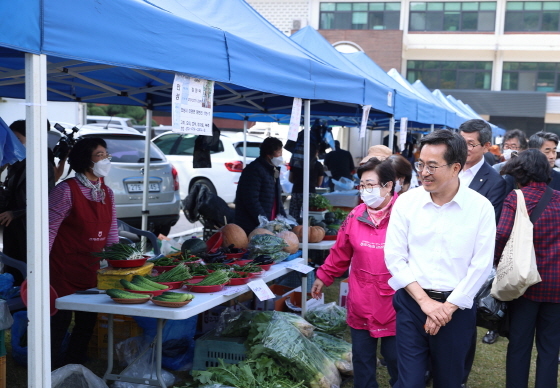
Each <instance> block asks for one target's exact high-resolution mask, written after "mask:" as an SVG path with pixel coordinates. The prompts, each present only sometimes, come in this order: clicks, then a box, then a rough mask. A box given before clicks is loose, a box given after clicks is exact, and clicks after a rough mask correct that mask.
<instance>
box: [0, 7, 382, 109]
mask: <svg viewBox="0 0 560 388" xmlns="http://www.w3.org/2000/svg"><path fill="white" fill-rule="evenodd" d="M234 5H235V8H234ZM218 7H219V12H218V11H217V10H218ZM224 7H226V8H228V10H227V12H225V10H224ZM229 7H231V8H229ZM191 8H195V10H192V9H191ZM194 11H196V12H194ZM241 11H243V12H244V13H243V15H244V16H247V15H250V14H251V13H253V14H254V16H253V19H252V20H258V19H261V23H260V25H253V27H252V30H251V27H250V26H249V27H247V29H249V30H251V31H252V36H249V35H247V36H241V35H243V34H241V32H240V31H242V30H245V28H241V27H240V26H238V27H237V28H236V23H237V22H238V21H240V20H241V18H240V17H239V15H240V14H241ZM228 12H233V13H228ZM0 14H1V15H2V17H3V23H4V21H8V23H4V24H3V26H2V27H1V28H0V46H1V47H2V49H0V55H1V56H2V60H1V62H2V67H3V68H4V69H7V70H8V72H9V70H10V69H13V70H15V71H17V72H18V73H19V74H21V76H23V72H22V71H21V69H23V68H24V57H23V55H22V51H23V52H32V53H44V54H47V55H48V58H47V60H48V62H49V65H48V66H49V67H48V87H49V91H48V95H47V98H48V99H49V100H52V101H86V102H100V103H108V104H131V105H143V104H145V102H146V101H150V102H151V103H153V104H154V106H153V108H154V109H169V108H168V107H167V106H168V105H169V103H170V92H169V86H170V83H171V82H172V80H173V75H174V72H180V73H185V74H188V75H192V76H196V77H201V78H205V79H210V80H215V81H218V82H220V84H218V85H217V86H216V92H215V97H216V100H217V102H216V108H215V109H216V111H219V110H220V109H222V108H223V110H225V111H245V110H246V111H249V112H255V113H262V112H270V111H272V109H276V110H277V111H279V112H281V113H285V112H288V111H289V110H290V109H291V98H292V97H302V98H308V99H312V100H319V101H317V105H315V108H317V109H318V110H320V111H324V112H329V111H331V110H332V109H333V104H332V103H329V102H323V101H338V102H343V103H346V104H350V105H348V106H345V105H337V109H339V110H341V111H342V112H343V113H349V114H351V115H353V114H354V112H355V111H356V106H355V104H363V103H364V98H365V97H366V96H370V95H385V93H386V89H384V88H379V87H378V86H377V85H374V84H373V83H371V82H369V81H368V80H367V79H365V78H364V77H360V76H357V75H355V74H349V73H345V72H342V71H340V70H337V69H335V68H334V67H332V66H330V65H328V64H325V63H323V62H321V61H319V60H317V59H316V58H314V57H313V56H312V55H310V54H309V53H306V52H305V50H302V49H300V50H299V52H298V50H297V49H296V48H297V45H295V44H293V43H292V42H289V39H288V38H287V37H283V42H284V43H283V45H281V47H280V48H279V49H275V48H270V47H267V46H266V45H265V44H261V43H260V40H259V39H263V40H262V41H267V40H266V39H270V40H272V39H273V40H275V41H277V42H280V41H282V39H281V38H280V35H279V34H278V33H277V32H276V33H274V31H273V30H272V29H270V28H266V29H265V28H263V25H265V24H264V23H263V21H264V19H262V18H261V17H260V15H258V14H257V13H256V12H255V11H253V10H252V8H250V7H249V6H248V5H247V4H246V3H244V2H243V1H233V0H232V1H231V2H230V1H228V2H221V1H192V2H191V1H181V2H179V1H142V0H80V1H74V0H43V1H33V2H30V1H28V0H15V1H10V2H7V1H4V2H0ZM130 15H134V17H130ZM223 15H227V16H223ZM211 16H212V17H213V18H214V19H208V20H206V18H207V17H208V18H210V17H211ZM232 16H233V17H232ZM226 20H227V21H228V23H227V25H226V23H225V22H226ZM8 27H9V28H8ZM230 29H231V30H232V31H234V33H232V32H230V31H229V30H230ZM273 33H274V35H273ZM267 36H268V37H269V38H266V37H267ZM271 36H273V38H272V37H271ZM256 37H258V38H259V39H256ZM249 38H251V39H253V40H249ZM72 60H77V61H80V62H77V61H76V62H74V61H72ZM100 64H103V65H111V66H114V67H107V66H100ZM131 69H141V70H143V71H134V70H131ZM3 79H7V80H8V81H6V82H1V80H3ZM89 79H94V80H95V81H97V82H100V83H102V84H103V85H104V86H105V87H103V86H99V85H92V83H91V82H89ZM23 82H24V80H23V77H21V78H19V79H17V80H15V81H12V79H11V78H7V77H6V73H0V95H2V96H6V97H15V98H24V90H23V89H24V88H23ZM106 86H108V87H110V88H112V90H111V89H109V90H107V88H106ZM162 90H163V91H162ZM263 92H264V93H263ZM251 99H252V100H251ZM247 100H251V102H249V103H247ZM320 104H322V105H320ZM226 105H227V106H228V108H225V107H226ZM381 105H382V104H381ZM385 105H386V101H385ZM374 108H376V109H380V110H383V109H385V110H386V111H387V110H390V109H388V108H387V107H383V106H374ZM391 109H392V108H391Z"/></svg>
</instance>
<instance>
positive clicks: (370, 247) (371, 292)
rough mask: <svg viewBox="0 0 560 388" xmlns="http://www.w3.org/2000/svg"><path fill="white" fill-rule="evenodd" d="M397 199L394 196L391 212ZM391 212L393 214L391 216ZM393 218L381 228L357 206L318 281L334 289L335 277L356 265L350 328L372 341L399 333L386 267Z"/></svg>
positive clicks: (350, 299) (351, 286)
mask: <svg viewBox="0 0 560 388" xmlns="http://www.w3.org/2000/svg"><path fill="white" fill-rule="evenodd" d="M396 199H397V195H396V194H395V195H394V196H393V199H392V200H391V204H390V207H391V208H390V211H391V210H392V207H393V204H394V203H395V200H396ZM390 211H389V214H390ZM388 223H389V217H386V218H385V219H384V220H383V221H381V224H380V225H379V227H378V228H377V227H375V226H374V225H373V223H372V222H371V220H370V218H369V216H368V213H367V210H366V205H365V204H363V203H362V204H360V205H358V206H356V207H355V208H354V209H353V210H352V212H350V214H349V215H348V218H347V219H346V220H345V221H344V223H343V224H342V226H341V227H340V231H339V232H338V237H337V239H336V243H335V245H334V246H333V247H332V248H331V251H330V254H329V256H328V257H327V258H326V260H325V263H324V264H323V265H322V266H321V267H320V268H319V269H318V270H317V277H318V278H319V279H321V280H322V281H323V283H325V285H326V286H330V285H331V284H332V283H333V281H334V278H335V277H339V276H342V274H343V273H344V272H345V271H346V270H347V269H348V268H349V267H350V265H352V268H351V271H350V278H349V280H348V288H349V293H348V302H347V309H348V318H347V322H348V325H349V326H350V327H352V328H354V329H361V330H364V329H366V330H369V332H370V335H371V336H372V337H375V338H378V337H388V336H393V335H395V332H396V313H395V309H394V308H393V294H394V293H395V291H394V290H393V289H392V288H391V287H390V286H389V284H388V283H387V282H388V280H389V278H390V277H391V274H390V273H389V270H388V269H387V267H386V266H385V255H384V250H383V249H384V247H385V235H386V233H387V225H388Z"/></svg>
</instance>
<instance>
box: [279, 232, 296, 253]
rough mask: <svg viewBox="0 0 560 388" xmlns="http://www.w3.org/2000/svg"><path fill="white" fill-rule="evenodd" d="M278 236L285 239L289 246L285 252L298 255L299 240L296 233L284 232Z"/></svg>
mask: <svg viewBox="0 0 560 388" xmlns="http://www.w3.org/2000/svg"><path fill="white" fill-rule="evenodd" d="M277 236H278V237H281V238H283V239H284V241H286V244H288V246H287V247H284V249H283V250H284V251H285V252H288V253H296V252H297V251H298V250H299V239H298V237H297V236H296V234H295V233H294V232H290V231H289V230H284V231H283V232H280V233H278V234H277Z"/></svg>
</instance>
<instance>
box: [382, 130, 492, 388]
mask: <svg viewBox="0 0 560 388" xmlns="http://www.w3.org/2000/svg"><path fill="white" fill-rule="evenodd" d="M466 159H467V145H466V142H465V140H464V139H463V138H462V137H461V136H460V135H458V134H455V133H453V132H451V131H447V130H440V131H435V132H433V133H431V134H429V135H427V136H426V137H424V138H423V139H421V140H420V158H419V159H418V162H417V163H416V168H417V170H418V173H419V174H420V176H421V177H422V185H423V186H422V188H418V189H416V190H411V191H408V192H407V193H405V194H403V195H402V196H401V197H400V198H399V199H398V200H397V201H396V203H395V205H394V207H393V212H392V214H391V220H390V222H389V228H388V230H387V239H386V243H385V261H386V264H387V268H388V269H389V271H390V272H391V274H392V275H393V277H392V278H391V279H390V280H389V285H390V286H391V287H392V288H393V289H395V290H396V291H397V292H396V294H395V296H394V298H393V304H394V306H395V310H396V312H397V335H396V338H397V351H398V366H399V380H398V381H397V384H396V385H395V387H396V388H423V387H424V385H425V382H424V374H425V371H426V370H427V369H428V363H429V362H431V367H432V374H433V379H434V385H433V386H434V388H459V387H461V384H462V382H463V377H464V366H465V360H466V357H467V352H468V349H469V346H470V343H471V341H472V340H471V339H472V336H473V331H474V330H476V311H475V309H474V308H473V299H474V296H475V295H476V293H477V292H478V290H479V289H480V287H481V286H482V284H483V283H484V281H485V280H486V279H487V278H488V275H489V273H490V269H491V267H492V258H493V255H494V241H495V237H496V224H495V214H494V208H493V207H492V204H491V203H490V202H489V201H488V200H487V199H486V198H485V197H483V196H482V195H480V194H478V193H477V192H475V191H473V190H471V189H469V188H468V187H466V185H462V184H460V182H459V172H460V171H461V170H462V169H463V166H464V164H465V162H466Z"/></svg>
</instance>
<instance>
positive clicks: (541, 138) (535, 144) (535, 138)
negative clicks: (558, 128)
mask: <svg viewBox="0 0 560 388" xmlns="http://www.w3.org/2000/svg"><path fill="white" fill-rule="evenodd" d="M545 141H552V142H554V144H556V146H558V135H557V134H555V133H552V132H544V131H541V132H537V133H535V134H534V135H532V136H531V137H530V138H529V148H536V149H538V150H540V149H541V147H542V146H543V144H544V142H545Z"/></svg>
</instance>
